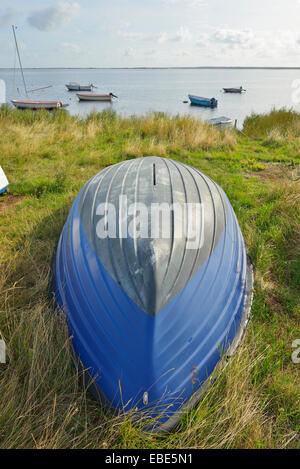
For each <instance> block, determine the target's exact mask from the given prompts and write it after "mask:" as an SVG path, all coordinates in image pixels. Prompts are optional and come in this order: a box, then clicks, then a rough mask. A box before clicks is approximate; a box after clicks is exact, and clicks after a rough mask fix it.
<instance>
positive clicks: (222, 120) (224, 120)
mask: <svg viewBox="0 0 300 469" xmlns="http://www.w3.org/2000/svg"><path fill="white" fill-rule="evenodd" d="M207 123H208V124H210V125H213V126H215V127H217V128H218V129H220V130H224V129H228V128H231V127H233V124H234V122H233V119H231V118H230V117H225V116H222V117H216V118H214V119H209V120H208V121H207Z"/></svg>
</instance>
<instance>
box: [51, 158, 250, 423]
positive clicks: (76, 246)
mask: <svg viewBox="0 0 300 469" xmlns="http://www.w3.org/2000/svg"><path fill="white" fill-rule="evenodd" d="M125 201H126V203H125ZM187 206H192V207H196V208H197V207H198V209H199V211H198V212H195V213H194V212H193V215H190V214H189V213H190V212H189V211H188V210H187ZM132 207H133V209H132ZM166 207H167V208H168V207H173V209H172V210H171V211H169V212H168V211H165V209H166ZM145 208H146V209H145ZM148 209H149V210H148ZM152 210H153V212H152ZM145 212H146V216H144V218H142V214H143V213H144V215H145ZM149 214H151V217H150V215H149ZM197 214H198V215H199V217H198V215H197ZM136 215H137V217H136ZM157 216H158V218H156V221H157V220H159V222H158V225H156V230H152V225H151V230H150V228H149V227H148V229H146V230H145V229H144V228H143V229H142V225H143V224H142V220H144V221H145V220H149V218H151V220H152V217H157ZM197 217H198V218H197ZM195 220H198V221H200V222H199V223H196V222H195ZM167 221H168V222H169V228H170V229H169V230H167V231H166V232H164V231H163V230H162V226H165V225H162V224H163V223H166V222H167ZM166 226H167V225H166ZM183 227H185V229H182V228H183ZM157 228H158V229H157ZM190 240H192V244H190V242H189V241H190ZM55 259H56V260H55V267H54V279H53V280H54V285H53V287H54V295H55V300H56V304H57V306H58V308H59V309H60V310H63V311H64V312H65V314H66V319H67V323H68V327H69V331H70V335H71V336H72V344H73V348H74V350H75V352H76V354H77V355H78V357H79V358H80V360H81V361H82V363H83V366H84V367H85V368H86V369H87V370H88V375H89V376H90V378H91V379H93V381H94V385H93V388H92V390H93V393H94V394H95V395H96V397H97V398H98V399H99V400H100V401H101V402H103V403H105V404H109V406H110V407H111V408H112V409H114V410H117V411H124V410H125V411H130V410H131V411H133V412H137V415H140V413H142V414H143V416H145V414H147V416H148V417H149V418H150V419H154V420H152V421H151V429H152V431H157V432H166V431H169V430H170V429H171V428H172V426H173V425H174V424H175V423H176V422H177V421H178V419H179V418H180V416H181V415H182V412H184V411H185V410H186V409H188V408H189V407H191V406H192V405H194V404H195V403H196V402H197V401H198V400H199V398H200V396H201V393H202V392H203V389H204V387H205V386H204V384H205V383H206V381H207V380H208V379H209V378H210V377H211V375H212V373H213V372H214V370H215V367H216V365H217V364H218V363H219V362H220V360H221V358H222V356H223V355H224V354H225V355H229V354H231V353H232V352H233V351H234V350H235V348H236V346H237V345H238V343H239V342H240V340H241V338H242V336H243V333H244V331H245V328H246V325H247V323H248V320H249V314H250V307H251V300H252V296H251V295H252V293H251V291H252V285H253V273H252V267H251V265H250V263H249V261H248V259H247V254H246V248H245V243H244V240H243V236H242V233H241V231H240V228H239V225H238V222H237V219H236V216H235V214H234V211H233V209H232V207H231V205H230V202H229V200H228V198H227V196H226V195H225V193H224V192H223V190H222V189H221V188H220V187H219V186H218V185H217V184H216V183H215V182H214V181H212V180H211V179H210V178H209V177H208V176H206V175H205V174H203V173H201V172H200V171H198V170H197V169H194V168H192V167H190V166H187V165H185V164H182V163H179V162H176V161H173V160H170V159H165V158H159V157H147V158H140V159H135V160H130V161H125V162H121V163H119V164H116V165H113V166H110V167H107V168H105V169H104V170H103V171H101V172H100V173H98V174H96V175H95V176H94V177H93V178H92V179H90V180H89V181H88V182H87V183H86V184H85V186H84V187H83V188H82V190H81V191H80V193H79V195H78V196H77V198H76V200H75V202H74V204H73V206H72V208H71V211H70V213H69V216H68V219H67V221H66V224H65V226H64V228H63V231H62V233H61V236H60V239H59V241H58V246H57V250H56V257H55Z"/></svg>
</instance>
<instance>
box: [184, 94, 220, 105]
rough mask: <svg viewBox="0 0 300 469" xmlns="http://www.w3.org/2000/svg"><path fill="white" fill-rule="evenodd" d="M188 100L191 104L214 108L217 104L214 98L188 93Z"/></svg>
mask: <svg viewBox="0 0 300 469" xmlns="http://www.w3.org/2000/svg"><path fill="white" fill-rule="evenodd" d="M189 100H190V102H191V104H192V105H195V106H203V107H210V108H215V107H217V106H218V100H217V99H215V98H202V97H200V96H195V95H191V94H189Z"/></svg>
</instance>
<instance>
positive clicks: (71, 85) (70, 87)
mask: <svg viewBox="0 0 300 469" xmlns="http://www.w3.org/2000/svg"><path fill="white" fill-rule="evenodd" d="M66 87H67V89H68V90H69V91H92V90H93V88H95V86H94V85H93V84H92V83H91V84H90V85H80V84H79V83H74V82H72V83H68V84H67V85H66Z"/></svg>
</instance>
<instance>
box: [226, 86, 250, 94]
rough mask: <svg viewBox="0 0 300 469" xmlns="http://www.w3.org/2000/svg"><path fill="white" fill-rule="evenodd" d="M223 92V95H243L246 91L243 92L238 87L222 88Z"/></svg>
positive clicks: (241, 88) (242, 89)
mask: <svg viewBox="0 0 300 469" xmlns="http://www.w3.org/2000/svg"><path fill="white" fill-rule="evenodd" d="M223 91H224V92H225V93H243V92H244V91H246V90H244V88H243V87H242V86H240V87H239V88H223Z"/></svg>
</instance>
